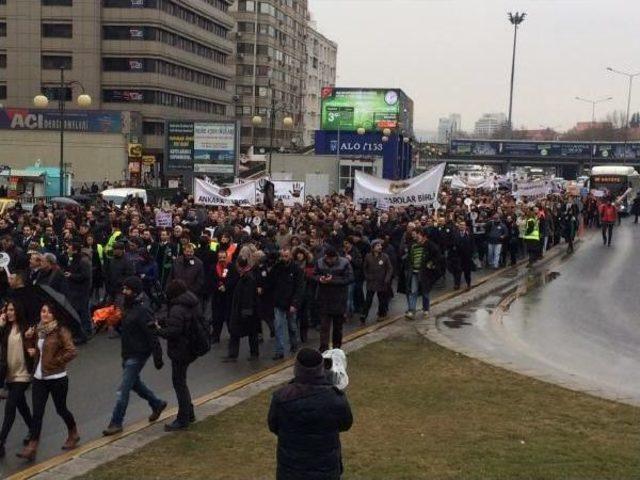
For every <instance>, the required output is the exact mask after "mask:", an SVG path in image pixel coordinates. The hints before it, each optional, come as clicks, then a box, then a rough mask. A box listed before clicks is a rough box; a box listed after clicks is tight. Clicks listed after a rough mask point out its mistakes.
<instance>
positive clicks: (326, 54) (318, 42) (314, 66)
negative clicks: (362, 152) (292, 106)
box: [300, 21, 338, 147]
mask: <svg viewBox="0 0 640 480" xmlns="http://www.w3.org/2000/svg"><path fill="white" fill-rule="evenodd" d="M337 57H338V44H337V43H335V42H332V41H331V40H329V39H328V38H327V37H325V36H324V35H322V34H321V33H320V32H318V30H317V26H316V23H315V22H313V21H309V23H308V24H307V65H306V71H307V79H306V83H305V92H304V93H305V96H304V109H303V112H304V113H303V120H302V124H303V133H302V142H301V145H300V146H303V147H306V146H309V145H313V144H314V143H315V132H316V130H319V129H320V116H321V115H320V113H321V103H322V98H321V96H320V92H321V90H322V88H323V87H335V84H336V62H337Z"/></svg>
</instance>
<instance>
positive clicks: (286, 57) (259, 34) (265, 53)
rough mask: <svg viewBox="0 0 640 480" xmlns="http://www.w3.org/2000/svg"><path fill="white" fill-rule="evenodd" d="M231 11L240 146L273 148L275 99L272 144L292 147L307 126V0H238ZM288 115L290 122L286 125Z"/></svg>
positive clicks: (244, 149)
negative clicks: (305, 123)
mask: <svg viewBox="0 0 640 480" xmlns="http://www.w3.org/2000/svg"><path fill="white" fill-rule="evenodd" d="M231 12H232V15H233V16H234V18H235V20H236V22H237V26H236V27H237V29H236V32H235V33H234V35H235V37H236V38H235V42H236V55H235V69H236V71H235V74H236V86H235V88H236V90H235V97H234V101H235V116H236V118H237V119H238V120H240V121H241V124H242V130H241V148H242V150H243V151H246V150H247V149H248V148H249V147H250V146H254V147H255V148H256V149H257V150H258V151H259V150H261V149H264V150H267V149H268V148H269V146H270V143H271V139H270V123H271V114H270V112H271V109H272V105H275V109H274V111H275V112H276V114H275V122H274V135H273V148H274V150H280V149H290V148H291V147H292V146H293V145H294V144H295V142H296V141H300V139H301V137H302V132H303V111H304V92H305V83H306V60H307V18H308V7H307V0H266V1H254V0H238V1H237V2H235V3H234V4H233V6H232V7H231ZM286 117H290V118H291V119H293V125H292V126H286V125H285V122H284V119H285V118H286ZM257 118H259V119H260V120H259V121H258V122H259V123H254V121H253V120H254V119H256V120H257ZM292 139H296V140H294V142H293V143H292Z"/></svg>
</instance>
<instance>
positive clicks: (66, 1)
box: [42, 0, 73, 7]
mask: <svg viewBox="0 0 640 480" xmlns="http://www.w3.org/2000/svg"><path fill="white" fill-rule="evenodd" d="M42 5H44V6H45V7H48V6H55V7H72V6H73V0H42Z"/></svg>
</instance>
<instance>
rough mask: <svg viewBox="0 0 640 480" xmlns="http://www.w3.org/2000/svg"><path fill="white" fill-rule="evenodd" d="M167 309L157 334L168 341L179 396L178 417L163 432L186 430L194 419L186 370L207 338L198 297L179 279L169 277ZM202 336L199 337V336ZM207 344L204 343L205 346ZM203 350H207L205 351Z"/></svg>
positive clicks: (201, 351) (200, 354)
mask: <svg viewBox="0 0 640 480" xmlns="http://www.w3.org/2000/svg"><path fill="white" fill-rule="evenodd" d="M166 294H167V301H168V302H169V312H168V315H167V318H166V319H165V320H164V321H163V322H161V323H160V324H158V325H157V328H158V329H157V332H158V335H159V336H161V337H163V338H165V339H166V340H167V355H168V356H169V358H170V359H171V381H172V383H173V389H174V390H175V392H176V397H177V399H178V416H177V418H176V419H175V420H174V421H173V422H171V423H168V424H166V425H165V426H164V429H165V431H167V432H173V431H176V430H186V429H187V428H188V427H189V423H191V422H194V421H195V413H194V411H193V404H192V403H191V393H190V392H189V386H188V385H187V369H188V368H189V365H190V364H191V363H193V361H194V360H195V359H196V358H197V357H199V356H202V355H203V354H204V353H203V350H207V349H206V348H203V346H202V345H201V340H202V339H204V340H207V341H208V339H209V335H208V332H207V331H206V329H205V327H204V317H203V314H202V306H201V305H200V300H198V297H197V296H196V295H195V294H194V293H193V292H191V291H189V290H188V289H187V285H186V284H185V283H184V282H183V281H182V280H171V281H170V282H169V283H168V284H167V288H166ZM200 337H201V338H200ZM205 347H206V346H205ZM205 353H206V352H205Z"/></svg>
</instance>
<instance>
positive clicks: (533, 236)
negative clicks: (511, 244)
mask: <svg viewBox="0 0 640 480" xmlns="http://www.w3.org/2000/svg"><path fill="white" fill-rule="evenodd" d="M531 222H533V229H531ZM525 226H526V228H525V231H524V239H525V240H536V241H540V220H539V219H537V218H528V219H527V223H526V224H525ZM529 230H531V232H530V233H527V232H528V231H529Z"/></svg>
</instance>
